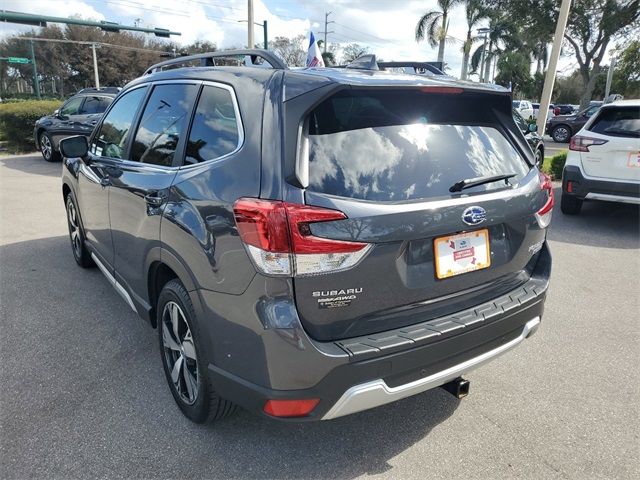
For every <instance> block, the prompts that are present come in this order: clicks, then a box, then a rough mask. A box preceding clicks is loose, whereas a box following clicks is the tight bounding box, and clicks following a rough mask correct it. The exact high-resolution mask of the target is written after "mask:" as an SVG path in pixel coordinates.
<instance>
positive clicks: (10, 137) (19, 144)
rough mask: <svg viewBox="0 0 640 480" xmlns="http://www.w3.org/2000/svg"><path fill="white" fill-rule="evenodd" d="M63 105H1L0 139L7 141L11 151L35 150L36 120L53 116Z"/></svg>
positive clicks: (46, 102) (38, 102) (43, 102)
mask: <svg viewBox="0 0 640 480" xmlns="http://www.w3.org/2000/svg"><path fill="white" fill-rule="evenodd" d="M61 104H62V102H60V101H59V100H29V101H26V102H16V103H2V104H0V137H2V138H4V139H5V140H6V141H7V143H8V146H9V149H10V150H13V151H21V150H22V151H25V150H26V151H29V150H33V149H34V148H35V146H34V143H33V127H34V125H35V123H36V120H38V119H39V118H40V117H44V116H45V115H51V114H52V113H53V111H54V110H55V109H57V108H59V107H60V105H61Z"/></svg>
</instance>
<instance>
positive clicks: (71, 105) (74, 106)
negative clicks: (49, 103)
mask: <svg viewBox="0 0 640 480" xmlns="http://www.w3.org/2000/svg"><path fill="white" fill-rule="evenodd" d="M83 99H84V97H75V98H72V99H71V100H69V101H68V102H67V103H65V104H64V105H63V106H62V108H61V109H60V115H64V116H65V117H66V116H68V115H77V114H78V110H80V105H81V104H82V100H83Z"/></svg>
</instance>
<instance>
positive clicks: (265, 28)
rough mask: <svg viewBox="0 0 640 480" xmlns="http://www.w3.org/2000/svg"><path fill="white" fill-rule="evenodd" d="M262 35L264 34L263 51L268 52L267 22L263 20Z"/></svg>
mask: <svg viewBox="0 0 640 480" xmlns="http://www.w3.org/2000/svg"><path fill="white" fill-rule="evenodd" d="M262 28H263V33H264V49H265V50H269V37H268V36H267V21H266V20H264V21H263V23H262Z"/></svg>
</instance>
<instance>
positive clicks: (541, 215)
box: [536, 172, 555, 228]
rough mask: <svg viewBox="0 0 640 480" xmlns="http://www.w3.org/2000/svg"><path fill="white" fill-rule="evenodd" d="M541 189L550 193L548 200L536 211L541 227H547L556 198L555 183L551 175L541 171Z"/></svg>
mask: <svg viewBox="0 0 640 480" xmlns="http://www.w3.org/2000/svg"><path fill="white" fill-rule="evenodd" d="M539 175H540V189H541V190H544V191H546V192H547V193H548V197H547V201H546V202H545V204H544V205H543V206H542V208H541V209H540V210H538V211H537V212H536V220H537V221H538V225H539V226H540V228H547V227H548V226H549V224H550V223H551V214H552V213H553V205H554V203H555V199H554V196H553V183H552V182H551V177H549V175H547V174H546V173H542V172H540V174H539Z"/></svg>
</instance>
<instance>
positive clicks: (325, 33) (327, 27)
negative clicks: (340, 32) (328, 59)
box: [320, 12, 336, 53]
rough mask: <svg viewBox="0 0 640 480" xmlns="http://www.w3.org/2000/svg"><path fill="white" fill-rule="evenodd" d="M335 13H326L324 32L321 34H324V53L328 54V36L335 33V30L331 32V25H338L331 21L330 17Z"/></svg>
mask: <svg viewBox="0 0 640 480" xmlns="http://www.w3.org/2000/svg"><path fill="white" fill-rule="evenodd" d="M332 13H333V12H325V14H324V31H323V32H320V33H324V42H323V43H322V51H323V52H324V53H327V34H328V33H335V32H334V31H333V30H332V31H329V24H330V23H336V22H334V21H333V20H329V15H331V14H332Z"/></svg>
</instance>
